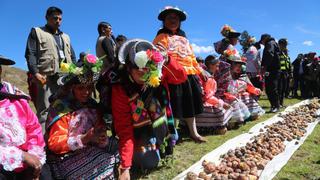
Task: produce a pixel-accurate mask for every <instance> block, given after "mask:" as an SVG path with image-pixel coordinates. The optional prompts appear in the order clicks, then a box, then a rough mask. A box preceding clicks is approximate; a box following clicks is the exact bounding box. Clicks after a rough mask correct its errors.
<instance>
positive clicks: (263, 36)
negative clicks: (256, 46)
mask: <svg viewBox="0 0 320 180" xmlns="http://www.w3.org/2000/svg"><path fill="white" fill-rule="evenodd" d="M266 38H268V39H269V38H271V35H270V34H267V33H265V34H262V35H261V37H260V41H259V42H260V43H261V42H262V40H264V39H266Z"/></svg>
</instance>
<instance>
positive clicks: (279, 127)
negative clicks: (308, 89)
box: [186, 99, 320, 180]
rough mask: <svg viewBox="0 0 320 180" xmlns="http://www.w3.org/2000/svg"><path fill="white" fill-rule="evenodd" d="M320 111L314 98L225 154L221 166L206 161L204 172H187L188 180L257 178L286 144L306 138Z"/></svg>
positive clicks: (244, 179)
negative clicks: (307, 130)
mask: <svg viewBox="0 0 320 180" xmlns="http://www.w3.org/2000/svg"><path fill="white" fill-rule="evenodd" d="M319 108H320V103H319V101H318V100H317V99H315V100H313V101H312V102H311V103H310V104H308V105H305V106H300V107H298V108H297V109H295V110H294V111H293V112H290V113H288V114H285V115H281V117H282V118H283V120H282V121H278V122H276V123H274V124H272V125H268V126H265V128H264V129H260V134H259V135H257V136H254V137H253V138H251V141H250V142H248V143H247V144H246V145H245V146H243V147H238V148H236V149H234V150H229V151H228V153H226V154H224V155H222V156H221V158H220V159H221V162H220V163H219V164H218V165H217V164H214V163H213V162H209V161H206V160H204V161H203V162H202V166H203V172H200V173H199V174H195V173H193V172H188V174H187V177H186V179H188V180H197V179H204V180H209V179H216V180H227V179H238V180H256V179H258V178H259V171H262V170H263V169H264V168H265V166H266V165H267V163H268V162H269V161H271V160H272V159H273V157H274V156H276V155H278V154H279V153H281V152H283V151H284V149H285V145H284V142H285V141H292V140H299V139H300V138H301V137H302V136H304V134H305V133H306V127H307V126H308V123H311V122H314V121H315V119H316V116H317V115H316V111H317V110H318V109H319Z"/></svg>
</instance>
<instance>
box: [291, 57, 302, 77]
mask: <svg viewBox="0 0 320 180" xmlns="http://www.w3.org/2000/svg"><path fill="white" fill-rule="evenodd" d="M301 60H302V59H301V58H297V59H295V60H294V61H293V63H292V66H293V76H298V75H299V69H300V63H301Z"/></svg>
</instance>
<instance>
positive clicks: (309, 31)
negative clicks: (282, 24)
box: [296, 26, 320, 37]
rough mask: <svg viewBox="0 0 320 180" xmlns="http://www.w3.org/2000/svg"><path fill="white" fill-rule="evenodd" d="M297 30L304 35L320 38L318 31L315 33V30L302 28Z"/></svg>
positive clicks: (298, 27)
mask: <svg viewBox="0 0 320 180" xmlns="http://www.w3.org/2000/svg"><path fill="white" fill-rule="evenodd" d="M296 30H298V31H300V32H302V33H304V34H310V35H313V36H316V37H320V32H317V31H313V30H310V29H306V28H304V27H302V26H296Z"/></svg>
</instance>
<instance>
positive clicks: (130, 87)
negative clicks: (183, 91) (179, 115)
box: [112, 39, 186, 179]
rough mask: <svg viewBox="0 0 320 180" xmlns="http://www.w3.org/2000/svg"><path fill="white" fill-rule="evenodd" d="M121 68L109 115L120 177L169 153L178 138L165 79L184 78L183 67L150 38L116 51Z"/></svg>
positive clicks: (128, 174)
mask: <svg viewBox="0 0 320 180" xmlns="http://www.w3.org/2000/svg"><path fill="white" fill-rule="evenodd" d="M118 57H119V61H120V63H121V64H123V65H124V69H122V72H120V73H119V76H120V82H119V83H116V84H113V86H112V115H113V119H114V125H115V131H116V134H117V136H118V137H119V152H120V157H121V165H120V179H128V178H129V177H130V173H129V171H130V168H131V167H132V166H134V167H136V168H139V169H144V170H145V169H153V168H155V167H157V165H158V163H159V161H160V158H163V157H165V156H166V155H168V154H172V152H173V147H174V145H175V142H176V140H177V138H178V135H177V132H176V129H175V127H174V119H173V116H172V110H171V106H170V101H169V92H168V83H174V84H177V83H180V81H181V79H182V80H183V79H185V78H186V77H185V74H184V73H183V69H182V68H180V66H178V65H177V64H176V62H175V61H172V60H171V59H170V58H169V59H167V58H164V57H163V56H162V55H161V54H160V52H158V51H157V50H156V48H155V46H153V45H152V44H151V43H150V42H147V41H144V40H139V39H133V40H130V41H127V42H126V43H124V44H123V45H122V47H121V49H120V51H119V56H118Z"/></svg>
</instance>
